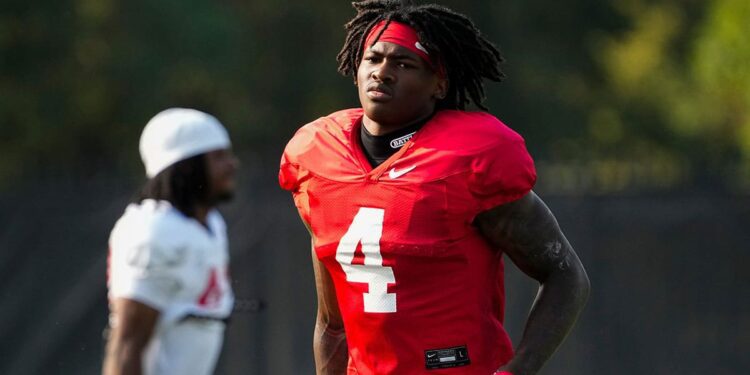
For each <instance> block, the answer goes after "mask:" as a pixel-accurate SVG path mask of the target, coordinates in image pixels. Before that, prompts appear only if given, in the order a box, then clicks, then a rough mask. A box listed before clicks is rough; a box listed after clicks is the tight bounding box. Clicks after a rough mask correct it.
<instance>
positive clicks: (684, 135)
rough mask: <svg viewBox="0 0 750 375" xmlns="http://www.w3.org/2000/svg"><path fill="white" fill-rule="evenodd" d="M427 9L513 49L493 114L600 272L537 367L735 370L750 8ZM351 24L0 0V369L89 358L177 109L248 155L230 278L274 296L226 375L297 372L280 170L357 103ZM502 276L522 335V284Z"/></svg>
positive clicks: (306, 325)
mask: <svg viewBox="0 0 750 375" xmlns="http://www.w3.org/2000/svg"><path fill="white" fill-rule="evenodd" d="M438 2H440V3H442V4H444V5H446V6H449V7H451V8H453V9H455V10H457V11H460V12H462V13H465V14H467V15H469V16H470V17H471V18H472V19H473V20H474V21H475V23H476V24H477V25H478V27H479V28H480V29H481V30H482V31H483V32H484V33H485V34H486V35H487V36H488V37H489V39H490V40H493V41H494V42H496V44H497V45H498V46H499V48H500V50H501V52H502V54H503V55H504V56H505V58H506V62H505V64H504V66H503V69H504V71H505V72H506V75H507V79H506V80H505V81H504V82H503V83H501V84H494V83H489V84H488V86H487V93H488V99H487V104H488V106H489V107H490V109H491V112H492V113H493V114H495V115H497V116H498V117H499V118H500V119H502V120H503V121H504V122H506V123H507V124H509V125H510V126H511V127H513V128H514V129H516V130H517V131H518V132H520V133H521V134H522V135H523V136H524V137H525V138H526V140H527V145H528V147H529V150H530V151H531V154H532V155H533V156H534V158H535V160H536V162H537V166H538V169H539V176H540V178H539V182H538V186H537V188H536V189H537V191H539V192H540V194H541V195H542V196H543V197H545V200H547V202H548V203H549V204H550V206H551V207H552V208H553V211H555V213H556V214H557V216H558V219H559V220H560V222H561V224H562V226H563V228H564V229H565V230H566V233H567V235H568V237H569V238H570V239H571V242H572V243H573V244H574V245H575V246H576V249H577V251H578V253H579V255H580V256H581V258H582V260H583V261H584V264H586V265H587V268H588V270H589V274H590V276H591V279H592V282H593V285H594V292H593V295H592V299H591V302H590V303H589V307H588V308H587V310H586V312H585V313H584V316H583V317H582V320H581V323H580V325H579V327H578V328H577V329H576V331H575V332H574V334H573V335H572V336H571V338H570V339H569V340H568V342H566V344H565V346H564V347H563V349H562V351H561V352H560V353H558V354H557V355H556V357H555V358H554V359H553V362H552V363H551V365H550V366H549V368H548V370H546V371H547V372H545V374H553V373H554V374H558V373H560V374H603V373H607V374H631V373H636V372H638V373H654V374H674V373H701V371H703V372H710V373H713V374H736V373H742V371H741V370H739V369H743V368H744V369H747V368H748V366H750V362H749V361H750V359H749V358H747V356H746V355H744V354H742V353H743V352H744V351H743V350H742V349H741V348H743V347H746V346H748V345H750V334H748V332H750V299H747V298H746V297H741V296H738V295H739V294H741V291H742V290H747V288H748V287H750V277H748V276H747V275H748V273H747V272H746V271H745V270H744V269H743V267H745V266H743V265H746V264H748V262H750V256H749V255H748V252H747V243H749V242H750V234H749V233H748V231H747V224H748V223H749V222H750V195H748V192H750V43H748V42H747V39H746V38H747V35H750V22H748V20H750V1H748V0H603V1H602V0H577V1H566V2H549V1H522V0H506V1H479V0H461V1H459V0H445V1H438ZM353 14H354V12H353V10H352V8H351V7H350V5H349V1H333V0H316V1H313V0H297V1H270V0H254V1H241V0H216V1H199V0H179V1H178V0H131V1H115V0H58V1H50V0H39V1H34V2H29V1H21V0H3V1H2V2H1V3H0V130H1V131H0V150H2V151H0V299H1V300H2V301H3V302H2V308H0V321H3V322H10V323H4V324H0V337H2V340H0V359H2V360H0V373H3V374H36V373H39V374H48V373H55V374H58V373H59V374H94V373H97V372H98V371H99V365H100V356H101V350H102V347H101V328H102V327H103V326H104V324H105V322H106V296H105V286H104V285H105V283H104V269H105V258H106V251H104V250H105V249H106V241H107V236H108V233H109V230H110V229H111V226H112V224H113V223H114V221H115V220H116V218H117V217H118V216H119V215H120V214H121V213H122V209H123V207H124V206H125V204H126V202H127V199H128V197H129V195H130V194H131V193H132V192H133V191H134V190H135V189H136V187H137V186H138V184H140V183H141V182H142V181H143V179H144V176H143V167H142V165H141V162H140V159H139V156H138V148H137V145H138V137H139V135H140V132H141V130H142V128H143V126H144V125H145V123H146V122H147V121H148V119H149V118H150V117H151V116H153V115H154V114H156V113H157V112H158V111H160V110H162V109H164V108H167V107H175V106H184V107H195V108H198V109H201V110H204V111H207V112H210V113H212V114H214V115H216V116H217V117H218V118H219V119H220V120H221V121H222V122H223V123H224V124H225V125H226V126H227V128H228V129H229V131H230V133H231V135H232V138H233V142H234V147H235V150H236V151H237V152H238V154H239V155H240V158H241V160H242V163H243V171H242V173H243V176H242V181H241V182H242V191H241V192H240V194H238V200H237V201H236V202H235V203H233V204H232V205H230V206H228V207H227V208H226V210H225V213H226V216H227V222H228V223H229V224H230V228H229V232H230V236H231V237H232V239H231V244H232V259H233V266H232V267H233V270H232V274H233V277H234V278H235V285H234V288H235V291H236V292H237V295H238V297H240V298H244V299H250V304H251V305H252V304H253V303H256V302H258V301H260V302H261V303H262V305H263V306H264V309H265V310H262V311H260V312H256V313H251V314H250V315H239V316H238V317H237V318H234V319H233V322H232V325H231V326H230V330H229V331H228V337H227V345H226V347H225V352H224V354H223V357H222V360H221V362H220V366H219V369H218V371H217V373H219V374H248V373H250V374H255V373H258V374H291V373H310V372H311V366H312V362H311V361H312V357H311V354H310V344H309V343H310V335H311V327H312V325H311V324H312V319H311V318H312V316H313V315H312V314H313V313H314V301H315V300H314V297H313V293H314V292H313V288H312V275H311V271H310V267H309V250H308V248H307V246H308V241H309V239H308V238H307V233H306V231H305V230H304V228H303V227H302V226H301V224H300V223H299V219H298V217H297V216H296V213H295V211H294V208H293V206H292V204H291V200H290V199H289V197H288V195H287V194H286V193H285V192H282V191H280V189H278V187H277V186H276V181H275V174H276V172H277V166H278V160H279V157H280V154H281V152H282V150H283V147H284V145H285V143H286V141H287V140H288V139H289V138H290V137H291V135H292V134H293V133H294V131H295V130H296V129H297V128H298V127H300V126H301V125H302V124H304V123H307V122H309V121H311V120H313V119H315V118H317V117H319V116H322V115H325V114H328V113H330V112H333V111H335V110H337V109H341V108H345V107H354V106H357V105H358V102H357V96H356V92H355V89H354V86H353V85H352V83H351V80H350V79H349V78H346V77H341V76H340V75H338V73H337V72H336V66H337V64H336V61H335V56H336V54H337V52H338V50H339V48H340V47H341V44H342V42H343V40H344V31H343V24H344V23H345V22H346V21H347V20H348V19H349V18H350V17H352V16H353ZM300 254H301V255H300ZM508 272H509V276H508V278H509V283H508V286H509V288H508V289H509V297H508V298H509V311H508V315H509V317H508V327H509V329H510V332H511V335H512V337H513V339H514V340H516V342H517V339H518V337H519V336H520V332H521V329H522V326H523V321H524V318H525V314H526V312H527V308H528V305H529V304H530V303H531V300H533V293H534V290H535V289H534V288H535V285H533V284H532V283H530V282H529V281H528V279H525V278H523V277H522V276H521V275H520V274H519V272H518V271H517V270H515V269H514V268H512V267H508ZM519 301H520V302H519Z"/></svg>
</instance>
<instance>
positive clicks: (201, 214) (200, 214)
mask: <svg viewBox="0 0 750 375" xmlns="http://www.w3.org/2000/svg"><path fill="white" fill-rule="evenodd" d="M209 211H211V207H210V206H208V205H203V204H196V205H195V209H194V211H193V218H194V219H195V220H198V222H199V223H201V224H203V226H204V227H207V228H208V212H209Z"/></svg>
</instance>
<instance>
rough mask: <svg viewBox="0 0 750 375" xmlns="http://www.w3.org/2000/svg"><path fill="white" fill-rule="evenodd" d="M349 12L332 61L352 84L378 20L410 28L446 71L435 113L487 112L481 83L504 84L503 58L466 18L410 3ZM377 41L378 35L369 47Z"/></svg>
mask: <svg viewBox="0 0 750 375" xmlns="http://www.w3.org/2000/svg"><path fill="white" fill-rule="evenodd" d="M352 6H354V8H355V9H356V10H357V15H356V16H355V17H354V18H352V19H351V20H350V21H349V22H348V23H347V24H346V25H345V28H346V31H347V34H346V40H345V42H344V46H343V47H342V48H341V51H340V52H339V54H338V56H336V60H337V61H338V63H339V68H338V71H339V73H341V74H343V75H345V76H351V77H353V78H355V79H356V75H357V70H358V69H359V64H360V62H361V61H362V54H363V50H364V48H365V46H364V43H365V39H366V38H367V35H368V33H369V32H370V30H371V29H372V28H373V27H374V26H375V25H376V24H378V22H380V21H383V20H385V21H386V22H390V21H398V22H401V23H404V24H407V25H409V26H411V27H412V28H414V29H415V30H416V31H417V35H418V36H419V40H420V43H421V44H422V45H423V46H424V47H425V48H426V49H427V51H428V53H429V55H430V56H436V59H437V60H436V61H439V62H440V63H441V64H442V65H443V66H444V67H445V70H446V72H447V78H448V84H449V86H448V92H447V95H446V97H445V98H443V99H442V100H440V101H438V103H437V107H438V108H443V109H460V110H464V109H465V108H466V104H468V103H469V102H473V103H474V105H476V106H477V107H478V108H480V109H482V110H487V107H485V106H484V105H483V102H484V99H485V93H484V82H483V79H485V78H487V79H490V80H492V81H495V82H499V81H501V80H502V79H503V78H504V75H503V72H502V71H500V63H501V62H502V61H503V58H502V56H500V52H499V51H498V50H497V47H495V46H494V45H493V44H492V43H491V42H490V41H488V40H487V39H486V38H485V37H484V36H483V35H482V34H481V32H480V31H479V29H477V27H476V26H474V23H473V22H471V20H470V19H469V18H467V17H466V16H464V15H463V14H459V13H456V12H454V11H452V10H450V9H448V8H446V7H443V6H440V5H436V4H423V5H415V4H413V3H412V2H411V1H398V0H364V1H356V2H354V3H352ZM383 30H385V28H383ZM382 32H383V31H382V30H381V31H380V33H381V34H382ZM379 38H380V35H377V36H376V38H375V39H374V41H373V44H374V43H376V42H377V41H378V39H379ZM367 47H371V46H367Z"/></svg>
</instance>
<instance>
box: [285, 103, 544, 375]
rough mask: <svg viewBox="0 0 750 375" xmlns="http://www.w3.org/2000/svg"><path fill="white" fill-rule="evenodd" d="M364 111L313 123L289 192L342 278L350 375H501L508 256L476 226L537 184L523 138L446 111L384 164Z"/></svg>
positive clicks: (299, 140)
mask: <svg viewBox="0 0 750 375" xmlns="http://www.w3.org/2000/svg"><path fill="white" fill-rule="evenodd" d="M362 116H363V111H362V110H361V109H350V110H345V111H340V112H336V113H334V114H332V115H330V116H328V117H323V118H320V119H318V120H316V121H314V122H312V123H310V124H308V125H305V126H304V127H302V128H301V129H300V130H299V131H298V132H297V133H296V134H295V136H294V137H293V138H292V140H291V141H290V142H289V144H288V145H287V147H286V150H285V151H284V155H283V157H282V159H281V168H280V172H279V182H280V184H281V186H282V187H283V188H284V189H287V190H290V191H291V192H292V193H293V195H294V201H295V204H296V206H297V208H298V209H299V213H300V215H301V217H302V218H303V220H305V222H306V223H307V224H308V225H309V227H310V229H311V231H312V234H313V239H314V246H315V252H316V253H317V256H318V259H320V261H321V262H322V263H323V264H324V265H325V267H326V269H327V270H328V272H329V273H330V274H331V277H332V279H333V283H334V286H335V289H336V295H337V298H338V304H339V309H340V311H341V314H342V317H343V320H344V327H345V329H346V339H347V344H348V346H349V371H348V373H349V374H367V375H369V374H491V373H492V372H493V371H494V370H495V369H497V368H498V367H499V366H501V365H502V364H504V363H506V362H508V361H509V360H510V359H511V357H512V356H513V349H512V345H511V342H510V339H509V337H508V335H507V333H506V332H505V329H504V328H503V315H504V310H505V306H504V303H505V301H504V300H505V292H504V285H503V263H502V252H501V251H497V250H493V249H491V248H490V246H489V244H488V243H487V242H486V241H485V240H484V239H483V237H482V236H481V234H480V233H479V232H478V230H477V229H476V228H475V227H474V226H473V225H472V221H473V220H474V218H475V216H476V215H477V214H478V213H480V212H482V211H485V210H488V209H490V208H492V207H496V206H499V205H501V204H504V203H507V202H510V201H514V200H516V199H519V198H521V197H522V196H524V195H525V194H526V193H528V192H529V191H530V190H531V188H532V186H533V185H534V182H535V180H536V172H535V170H534V164H533V161H532V159H531V157H530V156H529V154H528V152H527V151H526V147H525V144H524V140H523V138H521V136H519V135H518V134H517V133H515V132H514V131H513V130H511V129H510V128H508V127H506V126H505V125H504V124H502V123H501V122H500V121H499V120H498V119H497V118H495V117H493V116H492V115H489V114H487V113H483V112H464V111H449V110H444V111H440V112H438V113H437V114H435V116H434V117H433V118H432V119H431V120H430V121H428V122H427V123H426V124H425V125H424V126H423V127H422V128H421V129H420V130H419V131H417V133H416V134H414V136H413V137H412V138H411V139H410V140H409V141H408V142H406V143H405V144H404V146H403V147H402V148H401V149H400V150H399V151H398V152H397V153H396V154H394V155H392V156H391V157H390V158H389V159H388V160H386V161H385V162H384V163H382V164H381V165H380V166H378V167H376V168H374V169H373V168H372V167H371V166H370V164H369V163H368V161H367V158H366V157H365V155H364V153H363V151H362V148H361V145H360V142H359V139H358V137H359V127H360V126H361V120H362Z"/></svg>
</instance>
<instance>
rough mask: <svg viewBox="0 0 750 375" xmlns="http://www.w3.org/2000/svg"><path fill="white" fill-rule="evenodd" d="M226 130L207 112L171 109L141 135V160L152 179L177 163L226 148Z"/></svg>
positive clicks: (164, 112)
mask: <svg viewBox="0 0 750 375" xmlns="http://www.w3.org/2000/svg"><path fill="white" fill-rule="evenodd" d="M230 146H231V143H230V141H229V135H228V134H227V131H226V129H224V127H223V126H222V125H221V123H220V122H219V120H217V119H216V118H215V117H214V116H211V115H209V114H207V113H204V112H201V111H197V110H195V109H189V108H170V109H167V110H164V111H162V112H159V114H157V115H156V116H154V117H153V118H152V119H151V120H150V121H149V122H148V124H146V127H145V128H144V129H143V133H142V134H141V144H140V151H141V159H143V164H144V165H145V166H146V175H147V176H148V177H149V178H153V177H154V176H156V175H157V174H159V172H161V171H163V170H164V169H166V168H167V167H169V166H170V165H172V164H174V163H177V162H178V161H181V160H185V159H187V158H190V157H193V156H195V155H198V154H202V153H205V152H209V151H214V150H220V149H225V148H229V147H230Z"/></svg>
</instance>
